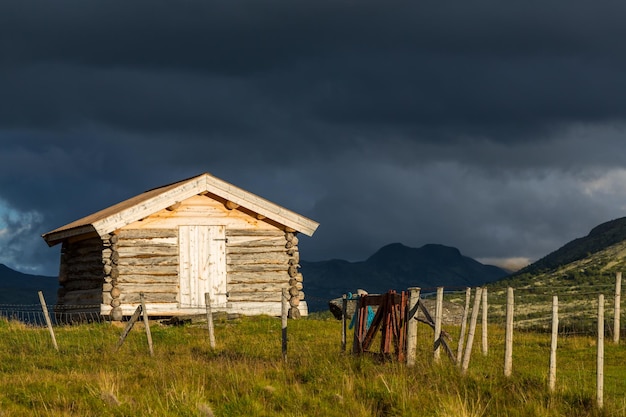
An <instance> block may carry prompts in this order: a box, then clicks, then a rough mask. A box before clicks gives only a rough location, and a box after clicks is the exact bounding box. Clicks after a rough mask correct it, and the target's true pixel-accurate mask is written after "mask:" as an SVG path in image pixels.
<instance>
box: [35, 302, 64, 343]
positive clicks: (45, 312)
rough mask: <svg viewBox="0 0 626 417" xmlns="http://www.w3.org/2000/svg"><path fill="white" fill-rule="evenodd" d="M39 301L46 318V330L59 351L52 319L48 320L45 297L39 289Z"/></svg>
mask: <svg viewBox="0 0 626 417" xmlns="http://www.w3.org/2000/svg"><path fill="white" fill-rule="evenodd" d="M38 294H39V302H40V303H41V309H42V310H43V316H44V318H45V319H46V325H47V326H48V331H49V332H50V337H51V338H52V345H53V346H54V348H55V349H56V351H57V352H58V351H59V345H57V338H56V336H55V335H54V329H53V328H52V321H51V320H50V314H49V313H48V306H47V305H46V299H45V298H44V297H43V292H42V291H39V292H38Z"/></svg>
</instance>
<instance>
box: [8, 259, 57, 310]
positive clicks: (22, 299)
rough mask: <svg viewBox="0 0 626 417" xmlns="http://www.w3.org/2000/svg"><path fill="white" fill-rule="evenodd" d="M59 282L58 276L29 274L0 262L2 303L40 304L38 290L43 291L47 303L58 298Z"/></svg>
mask: <svg viewBox="0 0 626 417" xmlns="http://www.w3.org/2000/svg"><path fill="white" fill-rule="evenodd" d="M58 287H59V282H58V280H57V278H56V277H46V276H42V275H29V274H23V273H21V272H18V271H15V270H13V269H11V268H9V267H8V266H6V265H3V264H0V304H39V296H38V295H37V292H38V291H43V294H44V297H45V298H46V304H48V305H54V304H56V300H57V289H58Z"/></svg>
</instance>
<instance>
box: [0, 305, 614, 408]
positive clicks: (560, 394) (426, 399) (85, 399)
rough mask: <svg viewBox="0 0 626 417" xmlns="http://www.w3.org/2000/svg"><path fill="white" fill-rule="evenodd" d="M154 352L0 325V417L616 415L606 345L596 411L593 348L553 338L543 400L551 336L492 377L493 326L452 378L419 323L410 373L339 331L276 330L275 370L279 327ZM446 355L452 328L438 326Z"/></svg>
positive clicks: (527, 340)
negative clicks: (444, 334) (359, 353)
mask: <svg viewBox="0 0 626 417" xmlns="http://www.w3.org/2000/svg"><path fill="white" fill-rule="evenodd" d="M151 329H152V336H153V340H154V351H155V354H154V356H150V355H149V353H148V348H147V344H146V336H145V333H143V332H142V329H141V326H139V325H138V326H137V327H136V328H135V329H134V330H133V331H132V332H131V334H130V335H129V338H128V339H127V341H126V342H125V344H124V345H123V346H122V347H121V348H120V349H119V351H117V352H116V351H115V345H116V343H117V340H118V338H119V336H120V334H121V332H122V328H120V327H117V326H114V325H111V324H106V323H105V324H91V325H80V326H70V327H59V328H56V338H57V341H58V344H59V348H60V352H56V351H55V350H54V349H53V347H52V344H51V341H50V337H49V334H48V332H47V330H46V329H40V328H30V327H27V326H24V325H23V324H20V323H17V322H7V321H0V355H1V357H0V381H1V382H0V383H1V384H2V390H1V391H0V415H2V416H22V415H23V416H205V417H206V416H351V417H352V416H459V417H463V416H511V417H514V416H577V417H583V416H624V415H626V400H625V394H626V378H624V375H625V374H626V352H625V351H624V349H623V347H619V346H613V345H611V344H609V343H607V350H606V358H607V364H606V374H607V377H606V381H605V407H604V409H603V410H597V408H596V407H595V343H594V341H593V339H592V338H591V337H586V336H570V337H567V338H563V339H561V340H560V341H559V353H558V360H559V369H558V372H557V389H556V392H555V393H554V394H552V395H550V394H548V391H547V388H546V386H547V382H546V380H547V368H548V357H549V347H550V336H549V335H548V334H543V333H531V332H526V333H516V335H515V348H514V360H513V376H512V377H511V378H508V379H507V378H504V376H503V372H502V365H503V331H502V330H501V328H500V327H499V326H493V327H492V328H490V329H489V331H490V346H489V354H488V356H483V355H482V354H481V352H480V347H479V344H478V343H477V342H478V341H479V340H478V339H479V338H477V339H475V343H474V350H473V356H472V362H471V364H470V368H469V372H468V374H467V375H465V376H462V375H461V374H460V372H459V370H458V369H457V367H456V366H455V365H454V364H452V363H451V362H450V361H449V360H448V358H447V357H445V356H442V358H441V362H440V363H433V360H432V353H431V351H430V349H431V346H432V330H431V329H430V328H429V327H427V326H425V325H420V326H419V335H418V336H419V346H418V360H417V364H416V366H415V367H413V368H407V367H406V366H405V365H403V364H400V363H396V362H393V361H386V362H381V361H380V360H378V359H377V358H375V357H370V356H365V357H355V356H352V355H351V354H344V353H342V352H341V351H340V341H341V323H340V322H339V321H336V320H334V319H330V318H325V317H320V316H318V317H312V318H307V319H301V320H297V321H289V329H288V334H289V350H288V356H287V361H283V360H282V356H281V328H280V319H277V318H270V317H254V318H253V317H248V318H241V319H236V320H229V321H227V320H223V321H218V322H217V323H216V340H217V346H216V349H215V350H211V349H210V347H209V340H208V333H207V331H206V329H205V328H204V327H202V326H192V325H187V326H179V327H166V326H161V325H159V324H157V323H155V324H154V325H152V326H151ZM445 330H447V331H448V332H449V333H450V334H451V335H452V337H453V340H452V341H451V346H452V347H453V348H456V335H457V333H458V329H457V328H455V327H451V328H446V329H445Z"/></svg>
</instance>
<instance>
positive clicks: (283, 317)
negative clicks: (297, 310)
mask: <svg viewBox="0 0 626 417" xmlns="http://www.w3.org/2000/svg"><path fill="white" fill-rule="evenodd" d="M288 297H289V294H288V293H287V288H283V296H282V303H281V326H282V344H281V346H282V353H283V360H285V361H286V360H287V315H288V313H289V301H288V300H289V298H288Z"/></svg>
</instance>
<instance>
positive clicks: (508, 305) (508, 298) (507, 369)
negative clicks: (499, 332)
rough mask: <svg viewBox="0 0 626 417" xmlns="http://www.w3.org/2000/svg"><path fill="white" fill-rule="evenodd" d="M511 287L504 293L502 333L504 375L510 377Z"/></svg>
mask: <svg viewBox="0 0 626 417" xmlns="http://www.w3.org/2000/svg"><path fill="white" fill-rule="evenodd" d="M514 302H515V299H514V298H513V288H511V287H509V288H507V293H506V331H505V335H504V376H506V377H510V376H511V372H512V370H513V312H514V308H513V307H514Z"/></svg>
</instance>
